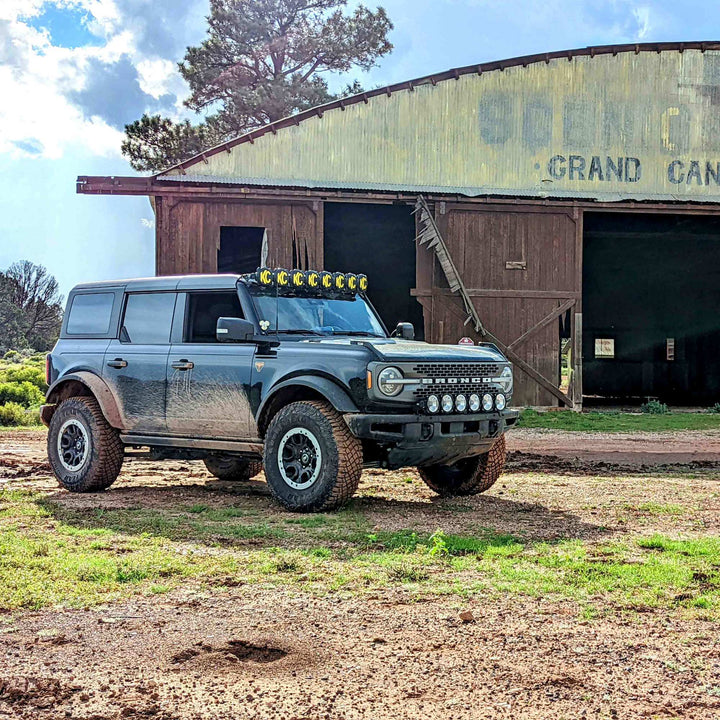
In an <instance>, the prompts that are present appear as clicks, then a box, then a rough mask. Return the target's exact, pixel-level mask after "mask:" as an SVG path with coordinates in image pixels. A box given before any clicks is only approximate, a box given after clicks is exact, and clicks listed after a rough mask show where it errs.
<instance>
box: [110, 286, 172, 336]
mask: <svg viewBox="0 0 720 720" xmlns="http://www.w3.org/2000/svg"><path fill="white" fill-rule="evenodd" d="M174 309H175V293H143V294H136V295H128V299H127V304H126V305H125V316H124V318H123V324H122V332H121V335H120V339H121V340H122V341H123V342H130V343H133V344H135V345H164V344H167V343H169V342H170V327H171V326H172V318H173V310H174Z"/></svg>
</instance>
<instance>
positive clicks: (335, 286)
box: [250, 267, 368, 295]
mask: <svg viewBox="0 0 720 720" xmlns="http://www.w3.org/2000/svg"><path fill="white" fill-rule="evenodd" d="M250 278H251V279H252V280H254V281H255V282H256V283H257V284H258V285H261V286H262V287H267V288H271V287H277V288H283V289H292V290H303V291H306V292H310V293H318V294H321V293H332V294H334V293H341V294H347V295H354V294H355V293H358V292H359V293H365V292H367V289H368V279H367V275H362V274H356V273H342V272H328V271H327V270H297V269H295V270H286V269H285V268H275V269H272V268H265V267H263V268H258V269H257V270H256V271H255V273H254V274H253V275H251V276H250Z"/></svg>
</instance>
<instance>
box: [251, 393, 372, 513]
mask: <svg viewBox="0 0 720 720" xmlns="http://www.w3.org/2000/svg"><path fill="white" fill-rule="evenodd" d="M264 465H265V477H266V478H267V482H268V485H269V486H270V490H271V491H272V494H273V495H274V496H275V498H276V499H277V500H278V502H279V503H280V504H281V505H283V506H284V507H286V508H287V509H288V510H293V511H295V512H317V511H320V510H332V509H334V508H337V507H340V506H341V505H343V504H345V503H346V502H347V501H348V500H349V499H350V498H351V497H352V496H353V494H354V493H355V491H356V490H357V486H358V484H359V482H360V475H361V474H362V465H363V455H362V444H361V443H360V441H359V440H358V439H357V438H356V437H354V436H353V434H352V433H351V432H350V429H349V428H348V426H347V425H346V424H345V421H344V420H343V418H342V415H340V413H338V412H337V411H336V410H335V409H334V408H333V407H332V406H331V405H329V404H328V403H325V402H320V401H315V400H308V401H302V402H295V403H291V404H290V405H287V406H286V407H284V408H283V409H282V410H280V411H279V412H278V413H277V415H275V417H273V419H272V421H271V422H270V426H269V427H268V430H267V434H266V436H265V450H264Z"/></svg>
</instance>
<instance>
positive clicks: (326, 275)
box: [320, 270, 333, 290]
mask: <svg viewBox="0 0 720 720" xmlns="http://www.w3.org/2000/svg"><path fill="white" fill-rule="evenodd" d="M320 286H321V287H322V289H323V290H332V289H333V274H332V273H331V272H327V271H326V270H323V272H321V273H320Z"/></svg>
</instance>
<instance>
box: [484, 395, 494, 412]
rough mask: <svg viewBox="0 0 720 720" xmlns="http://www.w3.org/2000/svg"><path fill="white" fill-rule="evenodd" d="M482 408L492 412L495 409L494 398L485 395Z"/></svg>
mask: <svg viewBox="0 0 720 720" xmlns="http://www.w3.org/2000/svg"><path fill="white" fill-rule="evenodd" d="M482 406H483V410H484V411H485V412H490V411H491V410H492V409H493V398H492V395H491V394H490V393H485V394H484V395H483V400H482Z"/></svg>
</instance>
